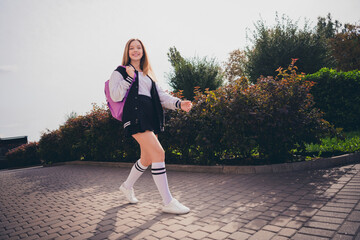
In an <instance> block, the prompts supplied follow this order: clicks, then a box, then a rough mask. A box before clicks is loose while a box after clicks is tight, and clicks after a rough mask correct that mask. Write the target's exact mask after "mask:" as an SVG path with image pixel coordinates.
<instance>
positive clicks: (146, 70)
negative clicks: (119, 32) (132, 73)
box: [122, 38, 156, 81]
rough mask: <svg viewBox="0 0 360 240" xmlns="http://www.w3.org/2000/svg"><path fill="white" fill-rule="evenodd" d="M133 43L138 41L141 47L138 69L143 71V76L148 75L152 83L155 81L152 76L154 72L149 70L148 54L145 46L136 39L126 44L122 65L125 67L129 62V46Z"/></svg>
mask: <svg viewBox="0 0 360 240" xmlns="http://www.w3.org/2000/svg"><path fill="white" fill-rule="evenodd" d="M133 41H138V42H139V43H140V44H141V47H142V49H143V56H142V58H141V59H140V68H141V70H142V71H143V74H144V75H149V76H150V77H151V78H152V79H153V80H154V81H156V77H155V74H154V72H153V70H152V68H151V65H150V61H149V58H148V54H147V52H146V49H145V46H144V44H143V43H142V42H141V41H140V40H139V39H137V38H132V39H130V40H129V41H128V42H127V43H126V45H125V50H124V55H123V60H122V65H124V66H127V65H129V64H130V62H131V59H130V56H129V50H130V44H131V43H132V42H133Z"/></svg>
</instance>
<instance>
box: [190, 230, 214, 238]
mask: <svg viewBox="0 0 360 240" xmlns="http://www.w3.org/2000/svg"><path fill="white" fill-rule="evenodd" d="M208 235H209V233H207V232H203V231H196V232H193V233H191V234H190V235H189V236H188V237H190V238H193V239H203V238H204V237H206V236H208Z"/></svg>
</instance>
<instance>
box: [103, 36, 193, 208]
mask: <svg viewBox="0 0 360 240" xmlns="http://www.w3.org/2000/svg"><path fill="white" fill-rule="evenodd" d="M122 65H124V66H126V69H125V68H123V67H118V68H117V69H116V70H115V71H114V72H113V73H112V75H111V77H110V81H109V89H110V96H111V98H112V100H113V101H121V100H123V98H124V96H125V94H126V92H127V90H128V89H129V87H130V85H131V83H132V82H133V81H134V82H133V85H132V86H131V88H130V90H129V93H128V97H127V99H126V102H125V106H124V110H123V122H124V131H125V135H126V136H132V137H133V138H134V139H135V140H136V141H137V142H138V143H139V145H140V150H141V156H140V159H139V160H138V161H137V162H136V163H135V164H134V166H133V167H132V169H131V171H130V174H129V176H128V178H127V179H126V181H125V182H124V183H123V184H122V185H121V186H120V191H122V192H123V194H124V195H125V196H126V198H127V200H128V201H129V202H130V203H137V202H138V200H137V199H136V197H135V194H134V189H133V185H134V184H135V182H136V180H137V179H138V178H139V177H140V176H141V175H142V173H143V172H144V171H145V170H146V169H147V167H148V166H149V165H150V164H151V173H152V176H153V179H154V181H155V184H156V186H157V188H158V190H159V192H160V195H161V197H162V199H163V204H164V206H163V207H162V211H163V212H167V213H174V214H185V213H188V212H189V211H190V209H189V208H188V207H185V206H184V205H182V204H181V203H180V202H179V201H177V200H176V199H175V198H173V197H172V195H171V193H170V190H169V186H168V181H167V176H166V170H165V153H164V149H163V148H162V146H161V144H160V142H159V140H158V138H157V137H158V134H159V132H162V131H163V130H164V114H163V109H162V107H165V108H168V109H173V110H175V109H182V110H184V111H186V112H189V111H190V109H191V107H192V103H191V102H190V101H182V100H180V99H178V98H176V97H173V96H171V95H169V94H168V93H166V92H164V91H163V90H162V89H161V88H160V87H159V85H158V84H157V83H156V79H155V76H154V73H153V71H152V68H151V66H150V63H149V59H148V56H147V53H146V50H145V47H144V45H143V43H142V42H141V41H140V40H139V39H130V40H129V41H128V42H127V43H126V46H125V51H124V55H123V61H122ZM134 73H136V77H135V79H133V77H134Z"/></svg>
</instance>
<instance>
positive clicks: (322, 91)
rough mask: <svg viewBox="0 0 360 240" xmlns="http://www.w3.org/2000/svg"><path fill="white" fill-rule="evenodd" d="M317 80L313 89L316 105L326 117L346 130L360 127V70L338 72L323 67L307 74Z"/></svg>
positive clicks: (308, 78) (310, 79)
mask: <svg viewBox="0 0 360 240" xmlns="http://www.w3.org/2000/svg"><path fill="white" fill-rule="evenodd" d="M306 80H308V81H313V82H315V83H316V84H315V86H314V87H313V88H312V89H311V93H312V94H313V96H314V100H315V102H316V107H318V108H320V109H321V110H322V111H324V112H325V119H326V120H328V121H329V122H331V123H332V124H334V125H335V126H336V127H339V128H344V130H346V131H352V130H358V129H360V94H359V93H360V71H359V70H354V71H349V72H342V71H340V72H338V71H336V70H333V69H328V68H323V69H321V70H320V71H318V72H316V73H314V74H310V75H307V76H306Z"/></svg>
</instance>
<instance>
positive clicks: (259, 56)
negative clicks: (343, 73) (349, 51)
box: [245, 15, 333, 82]
mask: <svg viewBox="0 0 360 240" xmlns="http://www.w3.org/2000/svg"><path fill="white" fill-rule="evenodd" d="M250 41H251V42H253V46H252V47H248V48H247V49H246V50H245V53H246V57H247V58H248V62H247V63H246V65H245V69H246V73H247V75H248V76H249V78H250V81H251V82H256V80H257V79H258V78H259V77H260V76H261V75H263V76H274V75H275V74H276V72H275V70H276V69H277V68H278V67H279V66H286V65H287V64H288V63H289V61H290V60H291V59H292V58H296V59H299V60H298V62H297V65H298V68H299V71H301V72H305V73H314V72H316V71H318V70H319V69H321V68H322V67H332V66H333V62H332V61H331V57H330V52H329V49H328V47H327V44H326V42H325V41H324V39H323V38H322V37H321V36H319V35H318V34H316V33H314V32H313V31H312V30H311V29H310V28H309V25H308V23H307V22H306V23H305V25H304V28H303V29H299V27H298V23H297V21H296V22H293V21H292V20H291V19H290V18H289V17H286V16H284V15H283V17H282V21H280V20H279V17H278V16H276V25H275V26H274V27H272V28H270V27H268V26H266V25H265V22H264V21H263V20H259V21H258V22H257V23H256V24H255V31H254V32H253V36H252V39H250Z"/></svg>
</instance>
